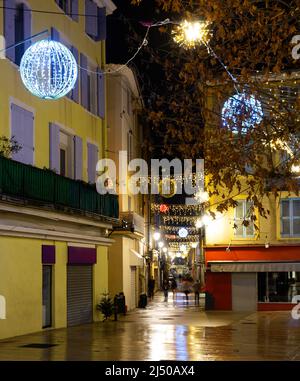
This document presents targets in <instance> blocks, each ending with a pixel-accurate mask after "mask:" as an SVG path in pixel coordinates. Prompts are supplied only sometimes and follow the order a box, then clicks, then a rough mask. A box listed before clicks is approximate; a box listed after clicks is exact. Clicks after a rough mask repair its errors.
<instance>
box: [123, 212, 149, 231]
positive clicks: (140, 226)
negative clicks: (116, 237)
mask: <svg viewBox="0 0 300 381" xmlns="http://www.w3.org/2000/svg"><path fill="white" fill-rule="evenodd" d="M120 219H122V220H124V221H126V223H127V226H128V228H130V229H132V230H133V231H134V232H136V233H140V234H142V235H145V219H144V217H142V216H140V215H139V214H137V213H134V212H121V213H120Z"/></svg>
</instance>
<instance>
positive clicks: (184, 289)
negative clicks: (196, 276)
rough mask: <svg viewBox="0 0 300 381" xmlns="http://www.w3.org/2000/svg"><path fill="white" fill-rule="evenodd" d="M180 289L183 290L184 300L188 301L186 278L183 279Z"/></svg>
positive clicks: (188, 291)
mask: <svg viewBox="0 0 300 381" xmlns="http://www.w3.org/2000/svg"><path fill="white" fill-rule="evenodd" d="M182 291H183V292H184V294H185V300H186V302H187V303H188V302H189V293H190V291H191V290H190V284H189V282H188V281H187V280H184V281H183V282H182Z"/></svg>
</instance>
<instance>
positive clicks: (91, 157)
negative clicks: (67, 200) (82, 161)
mask: <svg viewBox="0 0 300 381" xmlns="http://www.w3.org/2000/svg"><path fill="white" fill-rule="evenodd" d="M87 153H88V168H87V170H88V182H89V183H90V184H95V182H96V167H97V162H98V147H97V146H96V144H92V143H87Z"/></svg>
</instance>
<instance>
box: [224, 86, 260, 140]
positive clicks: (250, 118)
mask: <svg viewBox="0 0 300 381" xmlns="http://www.w3.org/2000/svg"><path fill="white" fill-rule="evenodd" d="M262 118H263V110H262V106H261V102H260V101H259V100H258V99H256V98H255V97H254V95H252V94H247V93H239V94H235V95H233V96H232V97H230V98H229V99H228V100H227V101H226V102H225V103H224V106H223V109H222V121H223V126H225V127H228V128H230V129H231V130H232V132H233V133H238V132H239V130H241V132H242V133H243V134H245V133H246V132H247V131H248V130H249V129H250V128H253V127H254V126H255V125H257V124H259V123H260V122H261V121H262ZM239 126H241V128H239Z"/></svg>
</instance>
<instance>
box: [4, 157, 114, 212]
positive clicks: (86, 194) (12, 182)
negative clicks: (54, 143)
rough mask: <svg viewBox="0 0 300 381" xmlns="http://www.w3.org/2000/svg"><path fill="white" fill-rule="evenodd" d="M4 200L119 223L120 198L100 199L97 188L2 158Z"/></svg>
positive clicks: (109, 196)
mask: <svg viewBox="0 0 300 381" xmlns="http://www.w3.org/2000/svg"><path fill="white" fill-rule="evenodd" d="M0 196H1V197H2V199H3V198H4V197H6V198H10V199H12V198H13V199H18V200H21V201H24V202H25V203H26V204H29V205H35V206H40V207H44V208H46V207H47V208H49V206H50V207H52V208H54V209H59V210H63V211H71V212H73V213H74V212H75V213H76V212H77V213H80V214H91V215H95V216H98V217H103V218H104V219H107V218H109V219H118V217H119V203H118V197H117V196H115V195H111V194H106V195H100V194H99V193H98V192H97V190H96V187H95V185H90V184H87V183H84V182H83V181H76V180H72V179H69V178H66V177H63V176H60V175H57V174H56V173H54V172H53V171H50V170H47V169H40V168H36V167H32V166H30V165H26V164H22V163H19V162H17V161H14V160H10V159H6V158H4V157H1V156H0Z"/></svg>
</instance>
